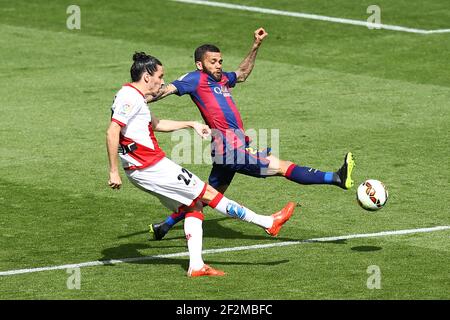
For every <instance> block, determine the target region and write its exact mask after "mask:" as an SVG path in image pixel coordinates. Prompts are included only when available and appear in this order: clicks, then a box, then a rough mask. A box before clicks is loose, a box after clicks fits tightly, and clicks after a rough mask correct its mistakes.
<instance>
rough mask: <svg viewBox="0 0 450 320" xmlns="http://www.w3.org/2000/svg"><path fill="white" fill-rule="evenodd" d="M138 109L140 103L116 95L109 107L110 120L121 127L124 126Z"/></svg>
mask: <svg viewBox="0 0 450 320" xmlns="http://www.w3.org/2000/svg"><path fill="white" fill-rule="evenodd" d="M139 109H140V105H139V104H137V103H136V102H135V101H133V99H131V98H127V97H123V96H117V97H116V99H115V100H114V103H113V106H112V108H111V110H112V116H111V121H114V122H116V123H117V124H119V125H120V126H121V127H125V126H126V125H127V124H128V121H129V120H130V119H131V118H132V117H133V116H134V115H135V114H136V113H138V112H139Z"/></svg>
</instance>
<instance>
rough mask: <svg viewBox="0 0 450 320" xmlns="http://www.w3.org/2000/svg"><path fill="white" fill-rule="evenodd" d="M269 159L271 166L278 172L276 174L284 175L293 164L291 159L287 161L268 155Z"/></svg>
mask: <svg viewBox="0 0 450 320" xmlns="http://www.w3.org/2000/svg"><path fill="white" fill-rule="evenodd" d="M267 159H268V160H269V161H270V164H269V168H270V169H272V170H274V171H275V172H276V175H281V176H284V175H286V172H287V171H288V169H289V167H290V166H291V165H292V164H293V163H292V162H291V161H285V160H281V159H278V158H277V157H275V156H272V155H270V156H268V157H267Z"/></svg>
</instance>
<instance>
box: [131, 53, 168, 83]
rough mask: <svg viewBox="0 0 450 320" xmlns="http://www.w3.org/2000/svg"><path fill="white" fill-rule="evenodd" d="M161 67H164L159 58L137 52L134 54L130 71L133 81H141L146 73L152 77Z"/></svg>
mask: <svg viewBox="0 0 450 320" xmlns="http://www.w3.org/2000/svg"><path fill="white" fill-rule="evenodd" d="M158 65H159V66H162V63H161V61H159V60H158V59H157V58H155V57H153V56H151V55H148V54H146V53H145V52H135V53H134V54H133V65H132V66H131V69H130V75H131V81H133V82H135V81H139V80H141V77H142V75H143V74H144V72H148V73H149V74H150V75H153V73H154V72H155V71H156V69H157V68H158Z"/></svg>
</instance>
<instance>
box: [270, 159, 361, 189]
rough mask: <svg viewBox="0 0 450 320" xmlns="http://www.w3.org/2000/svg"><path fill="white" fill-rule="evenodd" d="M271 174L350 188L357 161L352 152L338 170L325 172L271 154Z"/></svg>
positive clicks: (292, 179) (305, 181)
mask: <svg viewBox="0 0 450 320" xmlns="http://www.w3.org/2000/svg"><path fill="white" fill-rule="evenodd" d="M267 159H268V160H270V164H269V168H268V173H269V175H280V176H284V177H286V179H289V180H291V181H294V182H297V183H299V184H305V185H308V184H331V185H336V186H339V187H341V188H342V189H350V188H351V187H352V186H353V180H352V177H351V175H352V171H353V168H354V166H355V161H354V159H353V155H352V153H351V152H348V153H347V154H346V155H345V158H344V164H343V165H342V166H341V167H340V168H339V170H337V171H336V172H324V171H320V170H317V169H314V168H310V167H303V166H299V165H296V164H295V163H293V162H290V161H285V160H280V159H278V158H277V157H275V156H273V155H270V156H268V157H267Z"/></svg>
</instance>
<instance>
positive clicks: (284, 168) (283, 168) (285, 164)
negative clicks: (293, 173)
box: [280, 160, 294, 176]
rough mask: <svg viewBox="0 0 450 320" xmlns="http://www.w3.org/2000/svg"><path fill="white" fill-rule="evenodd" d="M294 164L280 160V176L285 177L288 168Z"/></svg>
mask: <svg viewBox="0 0 450 320" xmlns="http://www.w3.org/2000/svg"><path fill="white" fill-rule="evenodd" d="M293 164H294V163H293V162H291V161H285V160H280V174H281V175H283V176H285V175H286V172H287V171H288V169H289V167H290V166H291V165H293Z"/></svg>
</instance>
